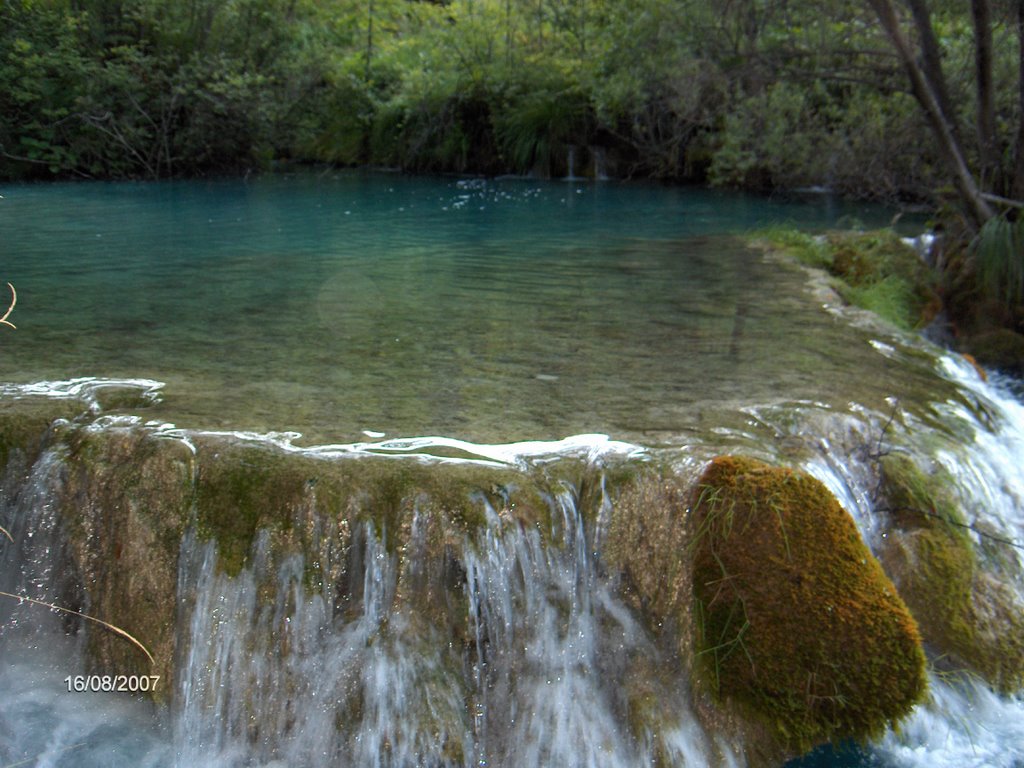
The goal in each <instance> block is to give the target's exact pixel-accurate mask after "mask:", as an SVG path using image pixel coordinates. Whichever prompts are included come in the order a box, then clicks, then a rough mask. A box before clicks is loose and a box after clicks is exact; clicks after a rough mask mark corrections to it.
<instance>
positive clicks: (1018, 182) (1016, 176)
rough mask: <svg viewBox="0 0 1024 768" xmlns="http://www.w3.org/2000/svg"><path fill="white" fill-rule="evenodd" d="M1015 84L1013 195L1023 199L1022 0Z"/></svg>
mask: <svg viewBox="0 0 1024 768" xmlns="http://www.w3.org/2000/svg"><path fill="white" fill-rule="evenodd" d="M1017 46H1018V49H1017V51H1018V52H1017V55H1018V58H1019V64H1018V74H1017V78H1018V79H1017V85H1018V87H1019V88H1020V96H1019V105H1020V106H1019V108H1020V117H1019V122H1018V123H1017V149H1016V152H1017V163H1016V167H1015V168H1014V173H1013V196H1014V197H1016V198H1017V199H1018V200H1024V0H1017Z"/></svg>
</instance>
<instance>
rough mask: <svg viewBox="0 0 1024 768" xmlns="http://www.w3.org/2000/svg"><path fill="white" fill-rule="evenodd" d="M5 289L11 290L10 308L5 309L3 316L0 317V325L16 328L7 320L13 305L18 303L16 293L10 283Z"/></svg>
mask: <svg viewBox="0 0 1024 768" xmlns="http://www.w3.org/2000/svg"><path fill="white" fill-rule="evenodd" d="M7 287H8V288H10V289H11V306H9V307H8V308H7V311H6V312H5V313H4V316H3V317H0V323H2V324H3V325H9V326H11V328H15V327H16V326H15V325H14V323H12V322H10V321H9V320H8V319H7V318H8V317H10V316H11V312H13V311H14V305H15V304H17V303H18V292H17V291H16V290H14V286H13V285H11V284H10V283H8V284H7Z"/></svg>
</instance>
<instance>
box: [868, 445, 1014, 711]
mask: <svg viewBox="0 0 1024 768" xmlns="http://www.w3.org/2000/svg"><path fill="white" fill-rule="evenodd" d="M881 479H882V492H883V495H884V497H885V500H886V502H887V506H888V510H889V515H890V519H891V521H892V524H893V530H892V531H891V532H890V535H887V536H886V538H885V543H884V544H883V546H882V548H881V550H880V552H879V554H880V556H881V558H882V561H883V563H884V564H885V566H886V569H887V571H888V572H889V573H890V574H891V576H892V578H893V580H894V581H895V583H896V585H897V587H898V588H899V591H900V595H901V596H902V597H903V599H904V600H905V601H906V603H907V605H908V606H909V607H910V610H911V612H912V613H913V615H914V618H916V619H917V622H918V624H919V626H920V628H921V633H922V635H923V637H924V641H925V644H926V646H927V647H928V648H929V649H930V650H931V651H933V652H934V654H935V656H936V663H937V664H938V665H940V666H942V667H945V668H947V669H958V668H966V669H968V670H970V671H971V672H974V673H975V674H978V675H980V676H981V677H982V678H984V679H985V680H986V681H987V682H988V683H989V684H990V685H992V686H993V687H995V688H996V689H998V690H1000V691H1003V692H1010V691H1014V690H1018V689H1020V688H1021V686H1022V685H1024V607H1022V606H1021V605H1020V604H1019V603H1018V602H1017V600H1016V598H1015V597H1014V596H1013V593H1012V591H1011V590H1010V589H1009V588H1008V587H1006V586H1005V585H1004V584H1003V583H1002V582H1001V581H1000V580H999V579H998V578H997V576H996V575H995V574H994V573H988V572H986V571H985V570H984V569H983V568H982V564H981V562H979V558H978V555H977V553H976V551H975V547H974V544H973V542H972V540H971V534H970V529H969V528H968V527H967V526H966V524H965V522H964V518H963V515H962V513H961V511H960V508H959V505H958V504H957V501H956V496H955V494H954V492H953V484H952V479H951V478H950V477H949V476H948V475H947V474H946V473H944V472H941V471H935V472H932V473H926V472H925V471H924V470H922V469H921V468H920V467H919V466H918V465H917V464H916V463H915V462H914V461H913V460H911V459H910V458H909V457H908V456H904V455H901V454H889V455H888V456H884V457H883V458H882V460H881ZM1004 546H1005V545H1004Z"/></svg>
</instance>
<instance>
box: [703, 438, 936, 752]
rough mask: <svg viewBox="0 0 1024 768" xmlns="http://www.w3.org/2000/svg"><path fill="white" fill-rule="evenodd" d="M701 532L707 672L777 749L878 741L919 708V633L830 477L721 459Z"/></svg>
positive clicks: (713, 468)
mask: <svg viewBox="0 0 1024 768" xmlns="http://www.w3.org/2000/svg"><path fill="white" fill-rule="evenodd" d="M692 530H693V537H694V539H693V547H694V550H693V594H694V600H695V604H696V607H695V614H696V621H697V643H696V651H697V655H698V656H697V658H698V660H699V661H700V665H699V669H700V670H701V671H702V673H703V678H704V683H705V684H706V685H707V686H708V687H710V689H711V690H712V691H713V693H714V694H715V695H716V696H717V697H718V699H719V701H721V702H722V704H723V705H724V706H725V707H727V708H729V707H735V708H736V709H737V710H738V711H739V712H740V713H741V714H742V715H743V716H744V717H746V718H751V719H754V720H756V721H759V722H760V723H761V724H762V725H763V726H764V735H765V737H766V739H767V744H766V745H765V746H764V747H763V748H762V749H763V750H764V751H765V752H766V753H768V754H770V753H771V752H772V749H773V747H775V748H779V747H781V749H782V750H783V751H789V752H802V751H805V750H806V749H808V748H809V747H811V746H813V745H815V744H818V743H822V742H826V741H838V740H842V739H850V738H853V739H867V738H869V737H872V736H876V735H878V734H880V733H882V732H883V731H884V730H885V728H886V727H887V726H888V725H890V724H891V723H893V722H895V721H897V720H899V719H900V718H902V717H903V716H905V715H906V714H907V713H908V712H909V711H910V709H911V708H912V707H913V706H914V704H915V703H917V702H918V701H919V700H920V699H921V697H922V695H923V693H924V691H925V688H926V679H925V657H924V652H923V650H922V647H921V641H920V636H919V634H918V629H917V626H916V624H915V622H914V620H913V618H911V615H910V613H909V612H908V610H907V608H906V606H905V605H904V604H903V601H902V600H901V599H900V598H899V596H898V595H897V594H896V590H895V588H894V586H893V585H892V583H891V582H890V581H889V579H888V578H887V577H886V576H885V574H884V573H883V571H882V568H881V566H880V565H879V564H878V562H877V561H876V560H875V559H874V557H873V556H872V555H871V553H870V552H869V551H868V549H867V547H866V546H865V545H864V543H863V542H862V540H861V537H860V534H859V533H858V531H857V528H856V526H855V524H854V522H853V520H852V519H851V518H850V516H849V515H848V514H847V513H846V512H845V511H844V510H843V509H842V508H841V507H840V506H839V504H838V503H837V502H836V500H835V498H833V497H832V495H831V494H830V493H829V492H828V490H827V489H826V488H825V487H824V486H823V485H822V484H821V483H820V482H819V481H817V480H815V479H814V478H812V477H810V476H808V475H805V474H802V473H800V472H795V471H792V470H789V469H783V468H778V467H772V466H769V465H766V464H763V463H762V462H759V461H756V460H753V459H747V458H741V457H733V456H723V457H719V458H717V459H715V460H713V461H712V462H711V464H710V466H708V468H707V470H706V471H705V472H704V475H703V476H702V478H701V480H700V483H699V486H698V492H697V497H696V502H695V506H694V517H693V521H692Z"/></svg>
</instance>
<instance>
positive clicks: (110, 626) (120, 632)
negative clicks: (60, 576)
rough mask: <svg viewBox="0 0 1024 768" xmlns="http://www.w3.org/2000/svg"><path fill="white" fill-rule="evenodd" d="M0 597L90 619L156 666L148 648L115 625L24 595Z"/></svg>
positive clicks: (2, 593) (7, 594)
mask: <svg viewBox="0 0 1024 768" xmlns="http://www.w3.org/2000/svg"><path fill="white" fill-rule="evenodd" d="M0 595H3V596H4V597H9V598H11V599H12V600H19V601H25V602H29V603H33V604H34V605H41V606H43V607H45V608H49V609H50V610H53V611H63V612H64V613H70V614H74V615H75V616H81V617H82V618H83V619H88V620H89V621H95V622H96V623H97V624H99V625H100V626H103V627H106V628H107V629H109V630H110V631H111V632H113V633H114V634H117V635H120V636H121V637H123V638H125V639H126V640H128V641H129V642H131V643H133V644H134V645H135V646H136V647H137V648H139V649H140V650H141V651H142V652H143V653H144V654H146V658H148V659H149V663H150V664H156V659H154V658H153V654H151V653H150V652H149V651H148V650H146V646H144V645H143V644H142V643H140V642H139V641H138V640H136V639H135V638H134V637H132V636H131V635H129V634H128V633H127V632H125V631H124V630H123V629H121V628H120V627H115V626H114V625H113V624H109V623H107V622H105V621H104V620H103V619H97V618H96V617H95V616H89V615H88V614H85V613H80V612H79V611H74V610H72V609H70V608H61V607H60V606H59V605H54V604H53V603H47V602H44V601H42V600H34V599H33V598H31V597H25V596H24V595H12V594H11V593H10V592H3V591H0Z"/></svg>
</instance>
